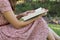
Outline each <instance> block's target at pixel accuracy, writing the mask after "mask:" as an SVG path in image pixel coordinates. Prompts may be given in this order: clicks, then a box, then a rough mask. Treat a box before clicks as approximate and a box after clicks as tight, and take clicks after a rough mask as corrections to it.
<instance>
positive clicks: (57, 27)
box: [49, 24, 60, 36]
mask: <svg viewBox="0 0 60 40" xmlns="http://www.w3.org/2000/svg"><path fill="white" fill-rule="evenodd" d="M49 27H51V28H52V29H53V30H54V31H55V32H56V33H57V34H58V35H59V36H60V25H58V24H49Z"/></svg>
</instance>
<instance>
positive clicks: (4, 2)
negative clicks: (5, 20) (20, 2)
mask: <svg viewBox="0 0 60 40" xmlns="http://www.w3.org/2000/svg"><path fill="white" fill-rule="evenodd" d="M11 10H12V8H11V5H10V3H9V0H0V11H1V12H2V13H4V12H5V11H11Z"/></svg>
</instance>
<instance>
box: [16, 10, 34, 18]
mask: <svg viewBox="0 0 60 40" xmlns="http://www.w3.org/2000/svg"><path fill="white" fill-rule="evenodd" d="M33 12H34V10H29V11H26V12H24V13H20V14H19V15H17V16H16V17H17V18H18V19H20V18H21V17H23V16H27V15H28V14H30V13H33Z"/></svg>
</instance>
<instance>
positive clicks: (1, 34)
mask: <svg viewBox="0 0 60 40" xmlns="http://www.w3.org/2000/svg"><path fill="white" fill-rule="evenodd" d="M23 15H25V13H24V14H23ZM42 24H43V25H42ZM47 36H48V28H47V24H46V22H45V21H44V20H43V18H42V17H41V16H38V17H36V18H34V19H31V20H29V21H26V22H23V21H19V20H18V19H17V18H16V16H15V14H14V12H13V10H12V8H11V5H10V1H9V0H0V40H46V38H47Z"/></svg>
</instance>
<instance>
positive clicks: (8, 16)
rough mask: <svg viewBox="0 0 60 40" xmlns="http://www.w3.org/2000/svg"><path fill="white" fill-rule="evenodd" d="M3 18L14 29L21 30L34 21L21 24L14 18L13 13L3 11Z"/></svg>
mask: <svg viewBox="0 0 60 40" xmlns="http://www.w3.org/2000/svg"><path fill="white" fill-rule="evenodd" d="M3 15H4V17H5V18H6V19H7V20H8V21H9V22H10V23H11V24H12V25H13V26H14V27H15V28H21V27H23V26H26V25H28V24H30V23H32V22H33V21H34V20H35V19H36V18H35V19H31V20H29V21H26V22H23V21H19V20H18V19H17V18H16V17H15V14H14V13H13V11H5V12H4V13H3Z"/></svg>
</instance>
